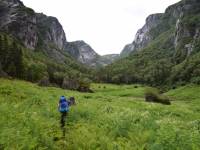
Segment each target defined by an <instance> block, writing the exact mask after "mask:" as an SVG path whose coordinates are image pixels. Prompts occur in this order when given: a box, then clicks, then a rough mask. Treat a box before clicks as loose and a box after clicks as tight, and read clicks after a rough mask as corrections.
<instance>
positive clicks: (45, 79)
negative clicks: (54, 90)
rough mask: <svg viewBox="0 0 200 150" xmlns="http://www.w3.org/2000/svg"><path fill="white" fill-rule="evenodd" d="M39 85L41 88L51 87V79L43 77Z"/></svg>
mask: <svg viewBox="0 0 200 150" xmlns="http://www.w3.org/2000/svg"><path fill="white" fill-rule="evenodd" d="M38 85H40V86H49V85H50V82H49V77H46V76H45V77H43V78H42V79H41V80H40V81H39V82H38Z"/></svg>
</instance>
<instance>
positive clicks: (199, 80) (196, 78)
mask: <svg viewBox="0 0 200 150" xmlns="http://www.w3.org/2000/svg"><path fill="white" fill-rule="evenodd" d="M191 82H192V83H194V84H198V85H200V77H194V78H192V79H191Z"/></svg>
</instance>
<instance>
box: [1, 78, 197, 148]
mask: <svg viewBox="0 0 200 150" xmlns="http://www.w3.org/2000/svg"><path fill="white" fill-rule="evenodd" d="M145 88H146V87H144V86H142V85H137V86H136V85H111V84H92V90H93V91H94V93H79V92H76V91H69V90H63V89H59V88H54V87H39V86H37V85H36V84H32V83H29V82H25V81H18V80H7V79H0V149H5V150H10V149H15V150H18V149H20V150H21V149H22V150H29V149H41V150H46V149H48V150H49V149H59V150H60V149H67V150H199V149H200V142H199V141H200V86H196V85H187V86H185V87H180V88H177V89H175V90H171V91H169V92H167V93H165V95H167V96H169V97H170V98H171V99H172V104H171V105H162V104H157V103H147V102H145V100H144V91H145ZM61 95H65V96H67V97H70V96H74V97H75V99H76V103H77V105H75V106H72V107H71V108H70V112H69V114H68V118H67V123H66V133H65V136H63V132H62V130H61V128H60V124H59V123H60V122H59V121H60V114H59V112H58V110H57V103H58V100H59V97H60V96H61Z"/></svg>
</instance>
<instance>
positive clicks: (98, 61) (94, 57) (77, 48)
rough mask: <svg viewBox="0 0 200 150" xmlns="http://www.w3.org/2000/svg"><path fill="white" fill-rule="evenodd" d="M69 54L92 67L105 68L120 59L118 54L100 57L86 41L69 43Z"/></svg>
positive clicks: (67, 48) (67, 47)
mask: <svg viewBox="0 0 200 150" xmlns="http://www.w3.org/2000/svg"><path fill="white" fill-rule="evenodd" d="M65 49H66V50H67V52H68V53H69V54H70V55H71V56H73V57H74V58H75V59H76V60H78V61H79V62H81V63H82V64H85V65H87V66H90V67H94V68H96V67H103V66H106V65H108V64H111V63H112V62H114V61H115V60H116V59H117V58H118V56H119V55H118V54H110V55H104V56H100V55H99V54H97V53H96V52H95V51H94V50H93V49H92V47H91V46H90V45H88V44H87V43H85V42H84V41H75V42H67V45H66V48H65Z"/></svg>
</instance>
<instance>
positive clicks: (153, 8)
mask: <svg viewBox="0 0 200 150" xmlns="http://www.w3.org/2000/svg"><path fill="white" fill-rule="evenodd" d="M22 1H23V2H24V4H25V5H26V6H28V7H31V8H33V9H34V10H35V11H36V12H43V13H44V14H46V15H48V16H54V17H57V18H58V19H59V21H60V23H61V24H62V26H63V28H64V30H65V33H66V37H67V40H68V41H75V40H84V41H85V42H86V43H88V44H89V45H90V46H91V47H92V48H93V49H94V50H95V51H96V52H97V53H99V54H101V55H103V54H111V53H120V52H121V50H122V49H123V47H124V46H125V45H126V44H128V43H131V42H132V41H133V40H134V36H135V34H136V32H137V30H138V29H139V28H141V27H142V26H143V25H144V23H145V18H146V17H147V16H148V15H150V14H152V13H161V12H164V10H165V9H166V8H167V7H168V6H169V5H171V4H174V3H176V2H178V1H180V0H22Z"/></svg>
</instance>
